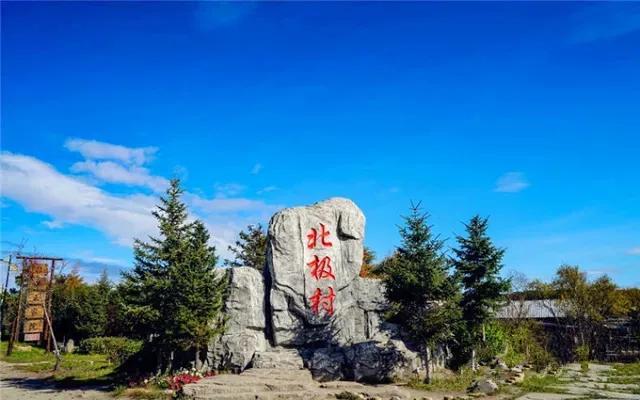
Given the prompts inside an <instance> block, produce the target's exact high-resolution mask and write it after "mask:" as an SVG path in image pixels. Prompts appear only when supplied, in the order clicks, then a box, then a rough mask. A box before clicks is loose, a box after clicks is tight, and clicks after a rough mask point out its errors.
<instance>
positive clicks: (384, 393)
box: [183, 369, 413, 400]
mask: <svg viewBox="0 0 640 400" xmlns="http://www.w3.org/2000/svg"><path fill="white" fill-rule="evenodd" d="M345 392H349V393H357V394H358V395H357V396H358V397H357V398H362V399H397V400H399V399H410V398H413V396H411V395H410V394H409V393H408V391H407V390H406V389H401V388H399V387H397V386H392V385H387V386H379V387H376V386H365V385H362V384H359V383H356V382H332V383H324V384H321V383H318V382H315V381H314V380H313V379H312V377H311V374H310V373H309V371H307V370H304V369H299V370H287V369H249V370H247V371H245V372H243V373H242V374H240V375H229V374H221V375H217V376H214V377H211V378H207V379H203V380H201V381H199V382H197V383H192V384H189V385H186V386H184V389H183V394H184V397H185V398H188V399H194V400H255V399H261V400H272V399H273V400H275V399H288V400H296V399H298V400H326V399H335V398H337V397H338V396H339V394H341V393H345ZM354 395H355V394H354Z"/></svg>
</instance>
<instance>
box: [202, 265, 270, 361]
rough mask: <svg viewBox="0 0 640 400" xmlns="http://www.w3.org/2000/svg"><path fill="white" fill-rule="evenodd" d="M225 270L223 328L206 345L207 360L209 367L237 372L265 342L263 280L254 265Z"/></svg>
mask: <svg viewBox="0 0 640 400" xmlns="http://www.w3.org/2000/svg"><path fill="white" fill-rule="evenodd" d="M228 273H229V291H228V296H227V298H226V301H225V313H226V316H227V322H226V326H225V332H224V334H223V335H222V336H221V337H219V338H217V339H215V340H214V341H213V343H212V344H211V346H209V348H210V351H209V355H208V362H209V367H210V368H212V369H223V370H232V371H237V372H240V371H242V370H244V369H245V368H246V367H247V366H248V365H249V364H250V363H251V361H252V359H253V356H254V354H255V352H256V351H264V350H266V348H267V346H268V342H267V339H266V337H265V321H266V319H265V312H264V283H263V277H262V273H261V272H260V271H258V270H256V269H254V268H250V267H236V268H229V269H228Z"/></svg>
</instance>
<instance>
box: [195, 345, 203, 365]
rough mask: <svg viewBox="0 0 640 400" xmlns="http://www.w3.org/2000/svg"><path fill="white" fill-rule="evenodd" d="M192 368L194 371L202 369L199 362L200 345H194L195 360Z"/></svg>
mask: <svg viewBox="0 0 640 400" xmlns="http://www.w3.org/2000/svg"><path fill="white" fill-rule="evenodd" d="M194 366H195V368H196V371H200V368H202V363H201V362H200V344H196V359H195V363H194Z"/></svg>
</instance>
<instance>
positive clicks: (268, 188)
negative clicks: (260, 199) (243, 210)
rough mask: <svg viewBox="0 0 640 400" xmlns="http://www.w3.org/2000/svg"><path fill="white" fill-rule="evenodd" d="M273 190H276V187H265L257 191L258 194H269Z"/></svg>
mask: <svg viewBox="0 0 640 400" xmlns="http://www.w3.org/2000/svg"><path fill="white" fill-rule="evenodd" d="M274 190H278V187H277V186H267V187H263V188H262V189H260V190H258V192H257V193H258V194H265V193H269V192H273V191H274Z"/></svg>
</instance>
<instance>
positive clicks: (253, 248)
mask: <svg viewBox="0 0 640 400" xmlns="http://www.w3.org/2000/svg"><path fill="white" fill-rule="evenodd" d="M229 251H231V252H232V253H233V254H234V259H233V260H225V261H224V264H225V265H226V266H229V267H243V266H246V267H252V268H255V269H257V270H259V271H262V270H263V269H264V266H265V264H266V253H267V234H266V233H265V231H264V229H263V228H262V225H260V224H257V225H249V226H247V231H246V232H245V231H240V233H239V240H236V243H235V246H229Z"/></svg>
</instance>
